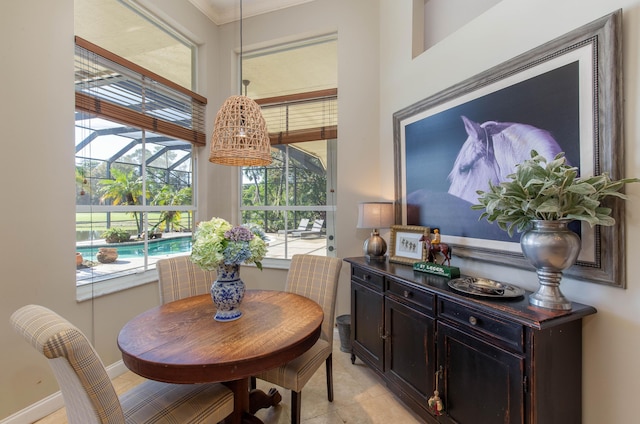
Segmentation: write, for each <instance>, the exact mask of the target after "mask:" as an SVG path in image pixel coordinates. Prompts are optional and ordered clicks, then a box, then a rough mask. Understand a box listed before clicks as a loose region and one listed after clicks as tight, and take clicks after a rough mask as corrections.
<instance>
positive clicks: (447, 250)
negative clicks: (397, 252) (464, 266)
mask: <svg viewBox="0 0 640 424" xmlns="http://www.w3.org/2000/svg"><path fill="white" fill-rule="evenodd" d="M420 241H423V242H424V244H423V246H424V248H425V249H426V251H427V254H426V257H427V262H433V263H435V264H437V263H438V261H437V259H436V257H437V254H438V253H440V254H442V262H440V263H439V265H444V263H445V262H446V263H447V266H451V247H449V245H448V244H446V243H442V242H441V241H440V231H438V230H434V239H433V240H431V237H429V235H428V234H425V235H423V236H422V237H421V238H420Z"/></svg>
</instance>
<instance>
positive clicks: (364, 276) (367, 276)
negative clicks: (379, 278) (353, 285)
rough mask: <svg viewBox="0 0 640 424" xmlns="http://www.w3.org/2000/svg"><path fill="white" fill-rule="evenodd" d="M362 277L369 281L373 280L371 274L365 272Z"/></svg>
mask: <svg viewBox="0 0 640 424" xmlns="http://www.w3.org/2000/svg"><path fill="white" fill-rule="evenodd" d="M362 278H364V279H365V280H367V281H369V280H371V276H370V275H369V274H364V275H363V276H362Z"/></svg>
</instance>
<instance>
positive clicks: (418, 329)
mask: <svg viewBox="0 0 640 424" xmlns="http://www.w3.org/2000/svg"><path fill="white" fill-rule="evenodd" d="M434 322H435V321H434V319H433V318H432V317H430V316H428V315H426V314H424V313H423V312H420V311H418V310H417V309H414V308H412V307H410V306H408V305H405V304H403V303H400V302H399V301H396V300H394V299H393V298H391V297H386V299H385V329H386V337H387V339H386V345H385V346H386V349H385V371H386V375H387V377H388V378H389V380H391V381H392V382H393V383H395V384H396V385H397V386H398V387H399V388H400V391H401V393H396V394H398V395H399V396H400V397H401V398H403V400H405V402H407V403H410V402H411V401H413V402H415V405H416V406H418V407H420V408H422V409H424V410H425V411H424V412H423V413H420V414H421V415H424V413H426V410H427V402H428V400H429V397H431V396H432V395H433V390H434V387H433V384H434V374H435V368H436V364H435V353H436V352H435V340H434V334H435V323H434ZM405 397H409V399H406V398H405ZM413 409H415V408H413Z"/></svg>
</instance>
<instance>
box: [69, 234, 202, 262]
mask: <svg viewBox="0 0 640 424" xmlns="http://www.w3.org/2000/svg"><path fill="white" fill-rule="evenodd" d="M191 241H192V240H191V236H186V237H174V238H168V239H155V240H149V256H165V255H171V254H177V253H189V252H191ZM99 247H115V248H116V249H118V258H119V259H120V258H121V259H132V258H142V257H144V243H143V242H127V243H111V244H102V245H99V246H98V245H94V246H91V247H88V246H87V247H76V252H80V253H81V254H82V257H83V258H85V259H89V260H95V257H96V254H97V253H98V248H99Z"/></svg>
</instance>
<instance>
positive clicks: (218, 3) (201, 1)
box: [189, 0, 313, 25]
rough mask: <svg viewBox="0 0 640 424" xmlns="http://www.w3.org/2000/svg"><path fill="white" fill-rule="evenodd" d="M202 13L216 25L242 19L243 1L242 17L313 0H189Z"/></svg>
mask: <svg viewBox="0 0 640 424" xmlns="http://www.w3.org/2000/svg"><path fill="white" fill-rule="evenodd" d="M189 1H190V2H191V3H192V4H193V5H194V6H196V7H197V8H198V9H199V10H200V11H201V12H202V13H204V14H205V15H207V16H208V17H209V19H211V20H212V21H213V22H214V23H215V24H216V25H222V24H226V23H229V22H232V21H236V20H238V19H240V2H241V1H242V17H243V18H248V17H250V16H255V15H261V14H263V13H268V12H272V11H274V10H279V9H284V8H286V7H291V6H297V5H299V4H302V3H309V2H311V1H313V0H189Z"/></svg>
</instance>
